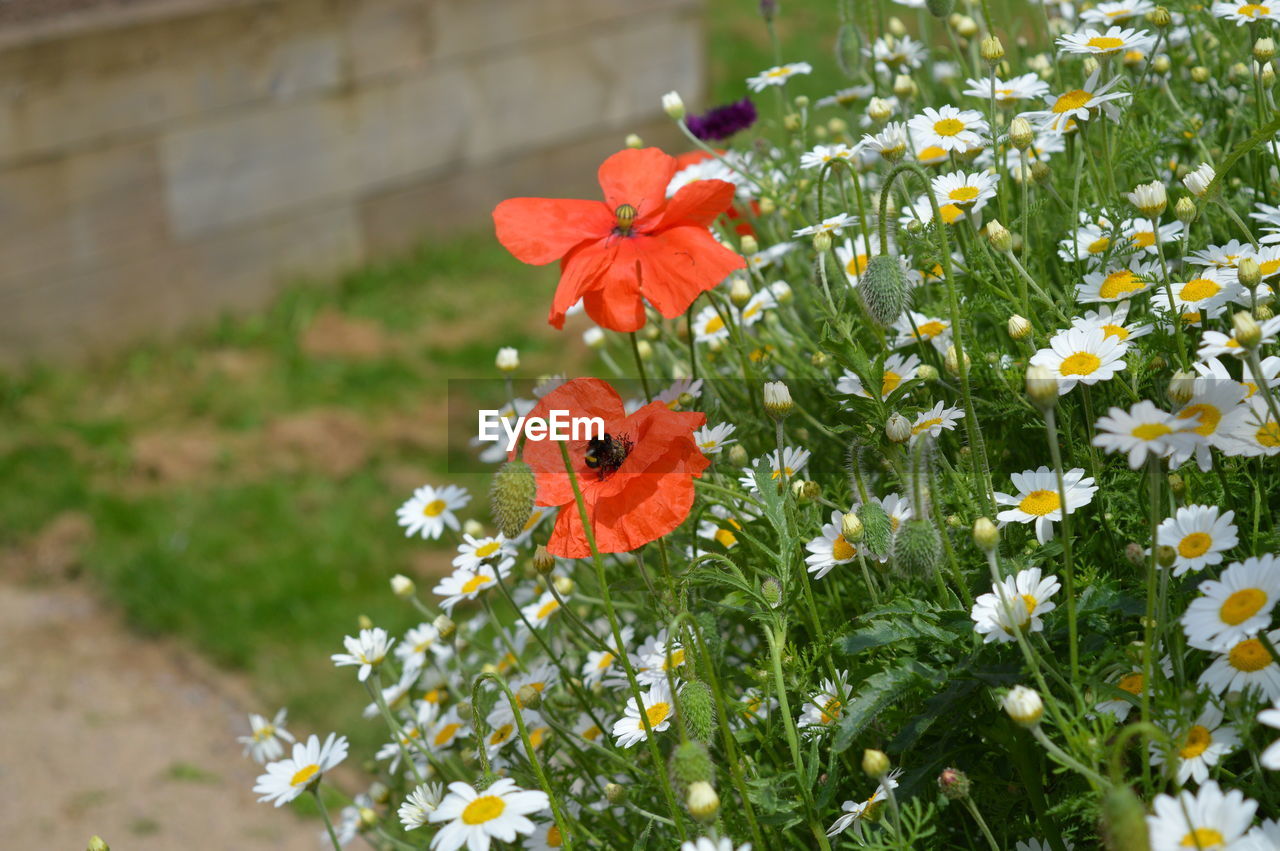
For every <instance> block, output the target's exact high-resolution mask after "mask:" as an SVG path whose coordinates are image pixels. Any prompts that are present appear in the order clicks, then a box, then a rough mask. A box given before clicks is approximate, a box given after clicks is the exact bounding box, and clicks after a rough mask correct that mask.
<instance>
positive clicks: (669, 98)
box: [662, 92, 684, 121]
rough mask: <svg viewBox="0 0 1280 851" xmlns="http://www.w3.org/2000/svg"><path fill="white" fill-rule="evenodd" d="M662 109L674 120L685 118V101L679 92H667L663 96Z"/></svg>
mask: <svg viewBox="0 0 1280 851" xmlns="http://www.w3.org/2000/svg"><path fill="white" fill-rule="evenodd" d="M662 111H663V112H665V113H666V114H667V117H668V118H670V119H672V120H673V121H679V120H680V119H682V118H684V101H683V100H681V99H680V93H679V92H667V93H666V94H665V95H663V96H662Z"/></svg>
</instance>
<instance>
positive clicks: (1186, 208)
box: [1173, 195, 1199, 225]
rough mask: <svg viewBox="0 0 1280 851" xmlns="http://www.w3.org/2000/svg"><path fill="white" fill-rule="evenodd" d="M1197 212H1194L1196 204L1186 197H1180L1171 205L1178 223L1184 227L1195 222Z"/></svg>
mask: <svg viewBox="0 0 1280 851" xmlns="http://www.w3.org/2000/svg"><path fill="white" fill-rule="evenodd" d="M1198 213H1199V211H1198V210H1196V202H1195V201H1192V200H1191V199H1190V198H1188V197H1187V196H1185V195H1184V196H1182V197H1181V198H1179V199H1178V202H1177V203H1176V204H1174V205H1173V214H1174V215H1175V216H1177V218H1178V221H1180V222H1182V223H1183V224H1184V225H1189V224H1191V223H1192V222H1194V221H1195V220H1196V216H1197V215H1198Z"/></svg>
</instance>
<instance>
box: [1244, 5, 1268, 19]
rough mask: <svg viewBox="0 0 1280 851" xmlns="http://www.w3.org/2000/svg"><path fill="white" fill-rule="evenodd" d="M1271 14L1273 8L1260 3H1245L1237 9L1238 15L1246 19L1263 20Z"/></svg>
mask: <svg viewBox="0 0 1280 851" xmlns="http://www.w3.org/2000/svg"><path fill="white" fill-rule="evenodd" d="M1270 12H1271V8H1270V7H1269V6H1263V5H1261V4H1259V3H1245V4H1244V5H1243V6H1241V7H1240V8H1238V9H1236V14H1237V15H1240V16H1242V17H1245V18H1261V17H1262V16H1263V15H1266V14H1268V13H1270Z"/></svg>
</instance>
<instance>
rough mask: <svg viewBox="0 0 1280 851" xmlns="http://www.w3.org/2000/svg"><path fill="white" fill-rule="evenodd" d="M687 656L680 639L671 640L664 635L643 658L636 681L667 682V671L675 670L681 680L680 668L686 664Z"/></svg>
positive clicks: (645, 683)
mask: <svg viewBox="0 0 1280 851" xmlns="http://www.w3.org/2000/svg"><path fill="white" fill-rule="evenodd" d="M685 661H686V656H685V652H684V647H683V646H681V644H680V642H678V641H669V640H668V639H667V638H666V637H665V631H664V635H663V638H662V640H661V641H658V642H656V643H655V644H654V646H653V649H652V650H651V651H650V652H649V655H648V656H645V657H644V659H643V660H642V665H641V666H640V668H641V669H640V670H639V671H637V673H636V682H638V683H640V685H645V686H649V685H653V684H654V683H657V682H667V672H668V671H670V672H674V673H675V674H676V675H677V681H678V680H679V669H680V668H682V667H683V666H684V663H685Z"/></svg>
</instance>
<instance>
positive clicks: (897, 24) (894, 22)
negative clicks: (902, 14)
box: [885, 15, 907, 38]
mask: <svg viewBox="0 0 1280 851" xmlns="http://www.w3.org/2000/svg"><path fill="white" fill-rule="evenodd" d="M885 27H886V29H888V30H889V33H890V34H891V35H892V36H893V37H894V38H902V37H903V36H904V35H906V34H907V25H906V24H904V23H903V22H902V19H901V18H899V17H898V16H897V15H894V16H893V17H891V18H889V20H888V21H887V22H886V24H885Z"/></svg>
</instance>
